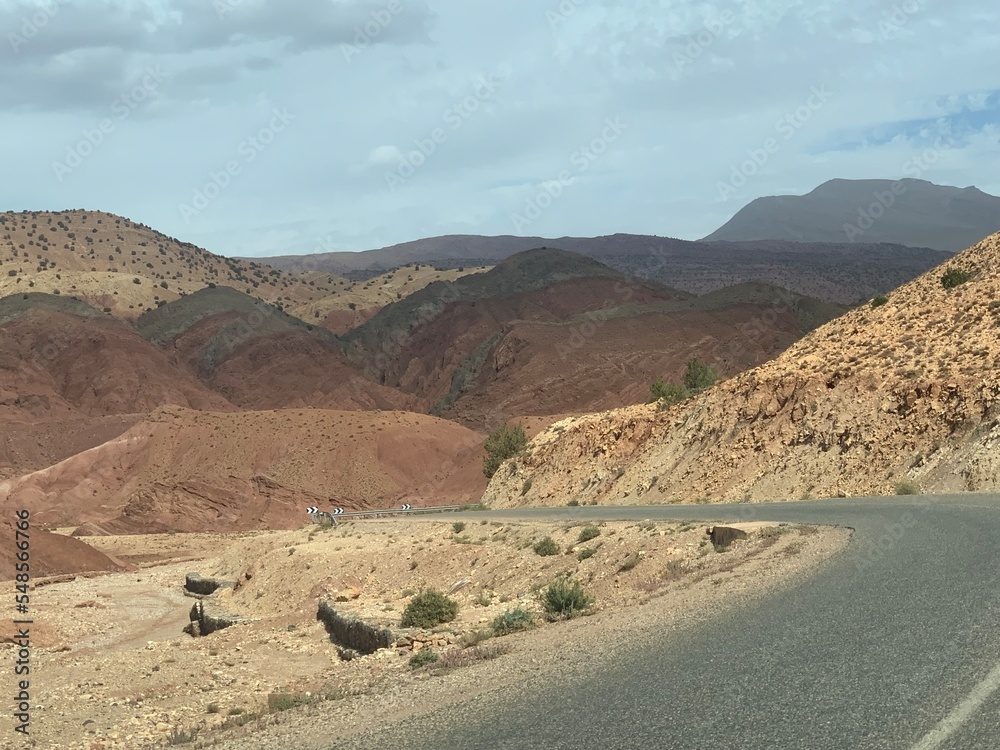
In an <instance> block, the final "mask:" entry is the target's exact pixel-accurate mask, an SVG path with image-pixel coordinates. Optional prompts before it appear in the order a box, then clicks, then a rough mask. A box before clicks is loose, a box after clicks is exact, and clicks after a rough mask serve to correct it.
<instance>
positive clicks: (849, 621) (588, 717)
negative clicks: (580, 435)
mask: <svg viewBox="0 0 1000 750" xmlns="http://www.w3.org/2000/svg"><path fill="white" fill-rule="evenodd" d="M470 517H473V518H477V519H482V518H492V519H497V520H525V521H528V520H539V519H543V518H553V519H558V520H562V521H569V520H574V521H575V520H579V521H590V520H633V519H634V520H641V519H646V518H650V519H664V520H665V519H678V520H681V519H687V520H699V521H728V522H735V521H748V520H773V521H785V522H790V523H805V524H824V525H834V526H846V527H851V528H853V529H854V530H855V533H854V535H853V538H852V540H851V544H850V545H849V547H848V549H847V550H846V551H845V552H844V553H842V554H840V555H837V556H836V557H835V558H834V559H832V560H831V561H829V562H828V563H827V564H825V565H824V566H822V567H821V568H820V569H819V571H818V572H817V573H816V574H815V575H813V576H811V577H810V578H809V579H808V580H806V581H804V582H803V583H801V584H798V585H796V586H793V587H791V588H787V589H784V590H782V591H780V592H778V593H776V594H774V595H773V596H769V597H766V598H764V599H762V600H759V601H757V602H755V603H752V604H750V605H749V606H748V607H746V608H743V609H740V610H739V611H737V612H731V613H729V614H724V615H721V616H719V617H717V618H715V619H713V620H711V621H709V622H707V623H705V624H703V625H701V626H698V627H696V628H692V629H690V630H688V631H685V632H682V633H680V634H678V635H677V637H671V638H670V639H664V641H663V642H662V643H659V644H656V645H655V646H653V645H651V646H650V647H649V648H646V649H644V650H642V651H641V652H639V653H634V654H632V653H629V654H626V655H624V656H623V658H622V660H621V661H620V662H618V663H617V666H616V667H615V668H614V669H611V670H606V671H602V672H601V674H600V675H599V676H595V677H589V678H586V679H583V678H581V679H574V680H572V681H570V682H565V681H559V680H553V684H552V685H551V687H546V688H545V689H544V690H543V692H542V693H541V694H534V693H533V694H517V693H516V692H512V694H510V695H506V694H505V695H504V697H503V699H502V700H499V701H486V702H477V703H475V704H471V705H465V706H463V705H459V706H457V707H453V708H450V709H447V710H446V711H444V712H438V713H435V714H433V715H428V716H424V717H420V718H417V719H414V720H410V721H407V722H405V723H404V724H401V725H398V726H393V727H387V728H385V729H383V730H379V731H374V732H372V733H369V734H367V735H365V736H363V737H355V738H353V739H352V741H351V742H350V746H351V747H352V748H355V747H358V748H360V747H366V748H367V747H371V748H394V750H403V749H404V748H432V747H433V748H442V749H444V748H447V749H448V750H465V749H469V750H479V749H480V748H482V749H483V750H486V749H487V748H489V749H490V750H494V749H501V748H510V749H511V750H514V749H518V750H520V749H521V748H524V749H525V750H527V749H528V748H531V749H532V750H536V749H539V748H542V749H545V750H559V749H562V748H595V749H597V748H601V749H602V750H609V749H612V748H622V749H623V750H624V749H625V748H628V749H629V750H634V749H636V748H664V749H673V748H677V749H678V750H681V749H683V750H687V749H688V748H690V749H692V750H694V749H698V750H702V749H703V748H706V747H708V748H713V749H716V750H717V749H720V748H732V749H733V750H737V749H738V750H776V749H779V748H780V749H783V748H789V749H792V748H794V749H795V750H851V749H854V748H864V749H868V748H871V749H872V750H875V749H881V748H885V749H886V750H959V749H961V750H972V749H975V750H978V749H980V748H983V749H985V748H995V747H1000V666H998V665H1000V496H996V495H985V494H965V495H949V496H926V497H900V498H896V497H892V498H886V497H879V498H855V499H850V500H816V501H806V502H795V503H774V504H754V505H725V506H682V507H679V506H644V507H639V506H622V507H611V508H608V507H585V508H554V509H553V508H533V509H517V510H511V511H492V512H489V513H476V514H474V515H472V516H470ZM431 738H433V739H431Z"/></svg>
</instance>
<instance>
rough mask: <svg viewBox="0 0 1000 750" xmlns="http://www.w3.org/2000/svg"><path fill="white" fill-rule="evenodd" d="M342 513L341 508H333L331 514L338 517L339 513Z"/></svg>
mask: <svg viewBox="0 0 1000 750" xmlns="http://www.w3.org/2000/svg"><path fill="white" fill-rule="evenodd" d="M343 512H344V509H343V508H334V509H333V514H334V515H335V516H339V515H340V514H341V513H343Z"/></svg>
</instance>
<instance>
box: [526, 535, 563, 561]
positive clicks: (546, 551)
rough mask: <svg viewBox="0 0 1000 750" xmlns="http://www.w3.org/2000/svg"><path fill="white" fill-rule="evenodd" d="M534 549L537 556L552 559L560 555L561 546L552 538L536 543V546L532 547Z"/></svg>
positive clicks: (548, 537)
mask: <svg viewBox="0 0 1000 750" xmlns="http://www.w3.org/2000/svg"><path fill="white" fill-rule="evenodd" d="M532 549H533V550H535V554H536V555H539V556H540V557H551V556H552V555H558V554H559V545H558V544H556V542H555V540H554V539H553V538H552V537H550V536H547V537H545V538H544V539H541V540H539V541H537V542H535V546H534V547H532Z"/></svg>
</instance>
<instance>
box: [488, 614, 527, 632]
mask: <svg viewBox="0 0 1000 750" xmlns="http://www.w3.org/2000/svg"><path fill="white" fill-rule="evenodd" d="M534 624H535V616H534V615H533V614H531V612H529V611H528V610H526V609H524V607H517V608H516V609H509V610H507V611H506V612H504V613H503V614H502V615H497V616H496V617H495V618H494V620H493V623H492V625H491V627H492V628H493V632H494V633H496V634H497V635H508V634H510V633H516V632H517V631H519V630H527V629H528V628H530V627H531V626H532V625H534Z"/></svg>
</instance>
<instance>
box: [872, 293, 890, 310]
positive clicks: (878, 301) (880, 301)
mask: <svg viewBox="0 0 1000 750" xmlns="http://www.w3.org/2000/svg"><path fill="white" fill-rule="evenodd" d="M888 301H889V298H888V297H886V296H885V295H884V294H880V295H878V296H877V297H875V298H873V299H872V307H882V305H884V304H885V303H886V302H888Z"/></svg>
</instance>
